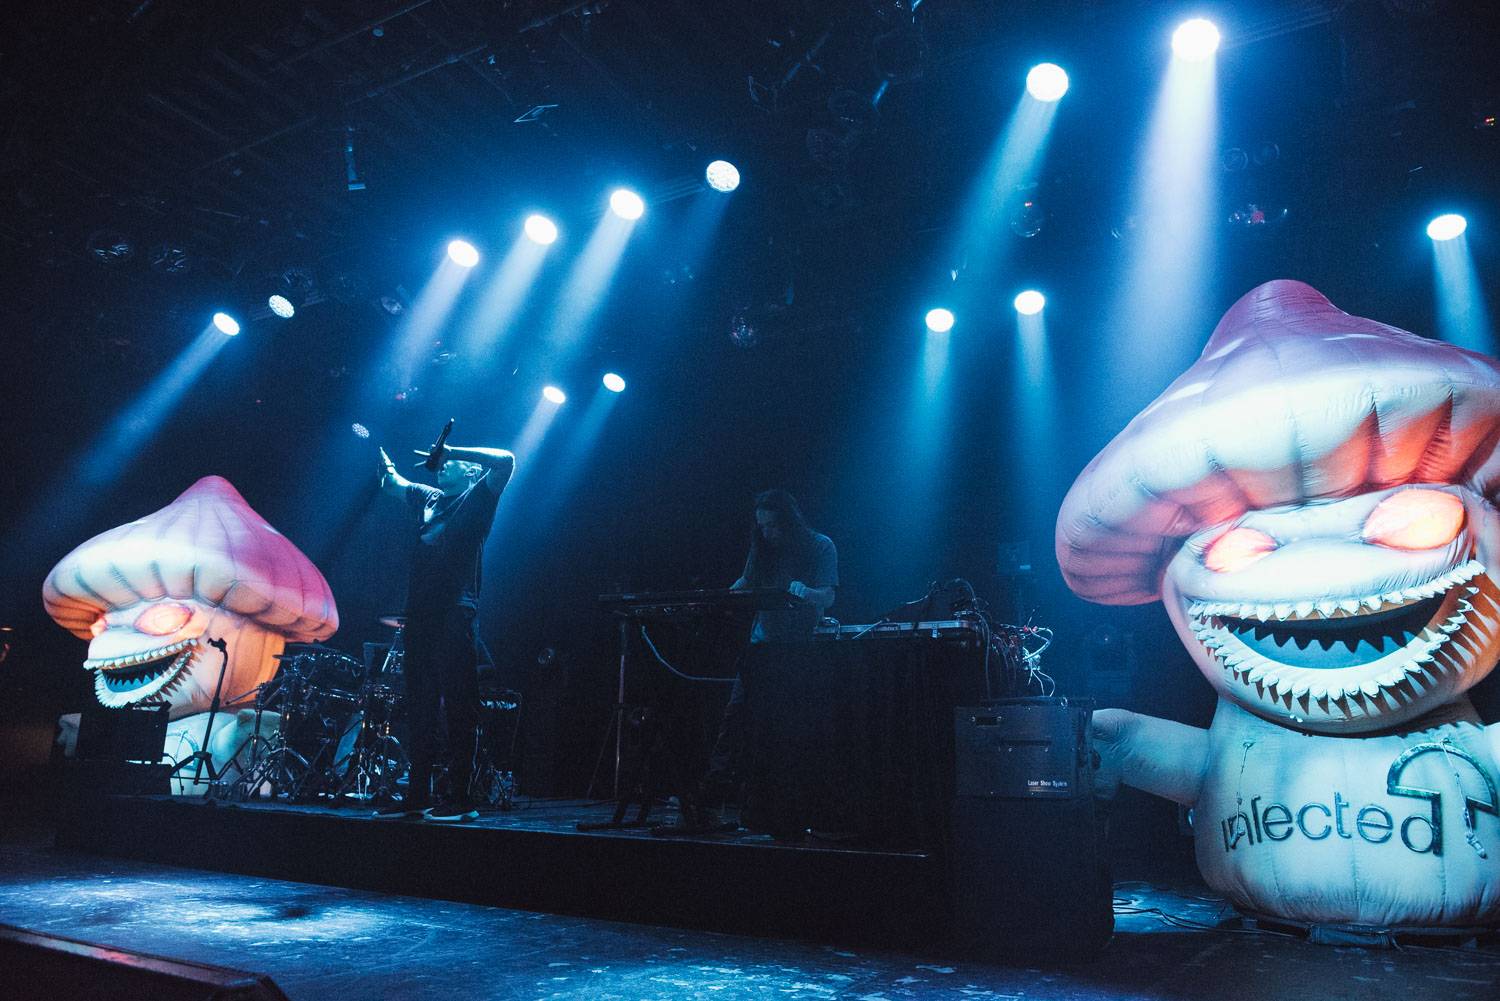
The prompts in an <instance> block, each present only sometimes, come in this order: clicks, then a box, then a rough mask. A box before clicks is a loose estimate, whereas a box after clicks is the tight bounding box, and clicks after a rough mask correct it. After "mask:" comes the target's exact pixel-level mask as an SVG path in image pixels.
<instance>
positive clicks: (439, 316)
mask: <svg viewBox="0 0 1500 1001" xmlns="http://www.w3.org/2000/svg"><path fill="white" fill-rule="evenodd" d="M470 270H471V269H469V268H466V267H464V266H463V265H460V264H455V263H454V262H453V260H452V258H451V257H448V256H444V258H443V261H442V263H441V264H439V265H438V267H437V270H436V271H434V272H433V273H432V277H431V278H429V279H427V284H426V285H424V286H423V287H422V291H420V292H418V293H417V298H416V300H415V301H414V302H413V303H412V305H411V309H409V310H407V311H406V320H405V322H404V323H403V324H402V325H401V328H400V330H399V332H398V334H397V344H396V357H395V362H396V371H397V373H398V376H399V378H400V380H401V385H402V386H403V387H405V386H409V385H411V383H412V379H413V376H414V375H415V373H416V370H417V367H418V365H419V364H420V363H421V361H422V357H423V355H424V354H426V353H427V352H429V351H431V350H432V347H433V345H434V343H435V342H436V341H437V340H438V336H439V334H441V332H442V330H443V326H444V324H446V323H447V322H448V317H449V315H450V314H451V313H452V312H453V306H454V304H455V303H457V302H458V295H459V293H460V292H462V291H463V287H464V282H465V281H466V280H467V279H468V277H469V274H470Z"/></svg>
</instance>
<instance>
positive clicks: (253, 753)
mask: <svg viewBox="0 0 1500 1001" xmlns="http://www.w3.org/2000/svg"><path fill="white" fill-rule="evenodd" d="M275 685H276V682H274V681H269V682H266V683H265V684H261V685H256V686H255V687H254V688H252V689H250V691H249V692H244V693H242V694H240V695H237V696H235V697H234V698H233V699H230V700H229V703H228V704H229V705H230V706H237V705H239V704H240V703H242V702H243V701H244V700H245V698H246V697H247V696H248V695H250V693H251V692H253V693H255V726H254V727H253V728H252V729H251V731H250V736H248V737H246V738H245V739H244V740H243V741H241V742H240V746H239V747H236V748H235V749H234V753H233V754H231V755H230V756H229V760H228V761H226V762H225V763H224V770H225V771H226V772H227V771H228V770H229V766H230V765H235V766H236V767H238V768H239V772H240V774H239V775H238V776H237V777H236V778H235V780H234V781H233V782H232V783H230V784H229V785H227V786H226V785H219V786H216V787H215V788H213V789H211V790H209V795H210V796H214V797H215V798H218V799H223V800H233V801H242V800H246V799H251V798H253V797H254V795H255V791H256V789H257V788H258V784H256V785H250V784H247V778H248V777H249V776H250V775H251V774H253V773H255V772H256V771H257V766H258V765H259V764H260V758H261V754H262V751H261V746H262V745H270V746H271V747H273V748H274V747H275V742H274V741H273V740H271V738H269V737H263V736H261V733H260V727H261V718H262V717H263V716H264V715H265V692H266V690H267V689H268V688H274V687H275ZM247 747H248V748H249V749H250V760H249V761H248V762H247V763H245V764H240V763H239V762H240V756H241V755H242V754H244V753H245V748H247ZM265 753H267V754H269V753H271V752H270V751H267V752H265Z"/></svg>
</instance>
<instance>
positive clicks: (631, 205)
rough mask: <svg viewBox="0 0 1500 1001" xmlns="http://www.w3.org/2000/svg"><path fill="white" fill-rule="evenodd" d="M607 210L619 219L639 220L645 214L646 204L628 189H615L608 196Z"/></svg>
mask: <svg viewBox="0 0 1500 1001" xmlns="http://www.w3.org/2000/svg"><path fill="white" fill-rule="evenodd" d="M609 208H610V211H612V212H613V213H614V214H615V215H617V216H619V217H620V218H621V219H639V218H640V217H641V216H642V215H644V214H645V212H646V203H645V202H643V201H642V200H641V196H640V195H638V194H636V193H635V192H634V191H631V190H630V189H629V188H616V189H615V190H614V192H613V193H611V194H610V196H609Z"/></svg>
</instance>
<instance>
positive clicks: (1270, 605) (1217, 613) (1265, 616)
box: [1187, 560, 1484, 622]
mask: <svg viewBox="0 0 1500 1001" xmlns="http://www.w3.org/2000/svg"><path fill="white" fill-rule="evenodd" d="M1482 573H1484V564H1482V563H1480V562H1479V561H1478V560H1468V561H1467V562H1465V563H1461V564H1459V565H1458V566H1456V567H1454V568H1453V569H1452V570H1448V571H1445V572H1444V573H1441V574H1439V575H1438V576H1436V577H1434V578H1433V579H1431V580H1428V581H1424V582H1423V583H1421V584H1413V585H1412V586H1410V587H1404V588H1401V589H1399V590H1396V591H1383V592H1380V593H1377V594H1367V595H1361V596H1358V597H1353V598H1322V599H1319V600H1316V601H1314V600H1307V599H1304V600H1302V601H1294V602H1244V601H1208V600H1206V599H1203V598H1194V599H1190V600H1189V601H1188V604H1187V613H1188V615H1189V616H1191V617H1192V618H1194V619H1212V618H1231V619H1256V620H1259V621H1261V622H1286V621H1291V622H1295V621H1297V620H1298V619H1336V618H1342V617H1344V616H1349V615H1367V614H1369V613H1370V612H1384V611H1389V610H1390V609H1393V608H1399V607H1401V606H1403V605H1409V604H1411V603H1412V602H1414V601H1422V600H1424V599H1427V598H1432V597H1435V596H1437V595H1439V594H1444V593H1446V592H1448V591H1450V590H1452V589H1453V588H1454V586H1455V585H1459V584H1465V585H1467V582H1468V581H1470V580H1473V579H1474V578H1475V577H1477V576H1479V575H1480V574H1482ZM1461 593H1462V594H1464V595H1467V596H1468V597H1474V596H1476V595H1478V594H1479V588H1477V587H1474V586H1472V585H1467V586H1465V587H1463V588H1462V589H1461ZM1460 610H1461V611H1464V612H1470V611H1473V606H1472V605H1469V606H1468V607H1465V608H1461V609H1460Z"/></svg>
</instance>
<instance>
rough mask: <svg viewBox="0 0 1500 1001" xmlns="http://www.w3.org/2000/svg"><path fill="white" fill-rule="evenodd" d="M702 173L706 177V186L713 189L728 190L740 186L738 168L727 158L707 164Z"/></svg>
mask: <svg viewBox="0 0 1500 1001" xmlns="http://www.w3.org/2000/svg"><path fill="white" fill-rule="evenodd" d="M704 175H705V176H706V177H707V178H708V186H709V187H710V188H713V189H714V190H715V191H724V192H729V191H733V190H734V189H735V188H737V187H739V186H740V172H739V168H737V167H736V166H735V165H734V164H732V163H730V162H729V161H728V160H715V161H714V162H713V163H711V164H709V165H708V170H706V171H704Z"/></svg>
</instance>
